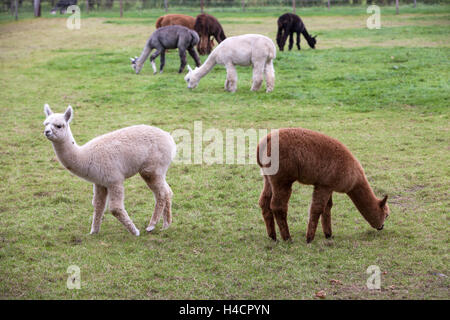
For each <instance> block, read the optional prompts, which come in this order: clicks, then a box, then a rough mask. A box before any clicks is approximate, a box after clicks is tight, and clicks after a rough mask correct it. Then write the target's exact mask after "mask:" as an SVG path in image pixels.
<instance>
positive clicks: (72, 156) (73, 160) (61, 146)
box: [53, 127, 85, 176]
mask: <svg viewBox="0 0 450 320" xmlns="http://www.w3.org/2000/svg"><path fill="white" fill-rule="evenodd" d="M53 149H54V150H55V153H56V156H57V157H58V160H59V161H60V162H61V164H62V165H63V166H64V167H65V168H66V169H67V170H69V171H71V172H73V173H74V174H76V175H78V176H84V175H85V172H84V171H85V167H84V166H83V158H82V153H81V150H80V147H79V146H78V145H77V143H76V142H75V139H74V138H73V136H72V132H71V131H70V127H68V128H67V136H66V138H65V139H64V140H62V141H56V142H53Z"/></svg>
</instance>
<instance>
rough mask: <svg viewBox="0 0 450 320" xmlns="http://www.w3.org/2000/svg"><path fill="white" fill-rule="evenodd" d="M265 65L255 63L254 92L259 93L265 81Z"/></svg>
mask: <svg viewBox="0 0 450 320" xmlns="http://www.w3.org/2000/svg"><path fill="white" fill-rule="evenodd" d="M264 66H265V65H264V64H262V63H259V62H258V63H254V64H253V80H252V81H253V83H252V88H251V89H250V90H252V91H258V90H259V89H260V88H261V85H262V82H263V80H264V76H263V75H264Z"/></svg>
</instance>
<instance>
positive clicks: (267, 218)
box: [259, 176, 277, 240]
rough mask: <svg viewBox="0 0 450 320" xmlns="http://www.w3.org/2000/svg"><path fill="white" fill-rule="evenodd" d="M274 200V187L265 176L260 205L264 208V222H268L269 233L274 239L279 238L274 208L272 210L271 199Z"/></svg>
mask: <svg viewBox="0 0 450 320" xmlns="http://www.w3.org/2000/svg"><path fill="white" fill-rule="evenodd" d="M271 200H272V187H271V186H270V182H269V179H268V178H267V176H264V188H263V190H262V192H261V196H260V197H259V206H260V207H261V210H262V215H263V218H264V222H265V223H266V229H267V235H268V236H269V237H270V238H272V240H277V234H276V232H275V221H274V218H273V213H272V210H270V201H271Z"/></svg>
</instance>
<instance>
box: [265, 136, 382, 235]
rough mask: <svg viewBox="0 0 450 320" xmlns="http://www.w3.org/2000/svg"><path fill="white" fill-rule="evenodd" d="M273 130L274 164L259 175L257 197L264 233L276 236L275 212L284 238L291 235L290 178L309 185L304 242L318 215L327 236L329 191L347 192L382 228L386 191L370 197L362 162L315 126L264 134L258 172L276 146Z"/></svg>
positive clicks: (317, 219) (329, 208)
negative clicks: (260, 188)
mask: <svg viewBox="0 0 450 320" xmlns="http://www.w3.org/2000/svg"><path fill="white" fill-rule="evenodd" d="M274 134H275V135H278V141H279V143H278V145H279V149H278V150H279V167H278V171H277V172H276V173H275V174H273V175H266V174H265V175H264V189H263V191H262V193H261V197H260V199H259V205H260V207H261V209H262V214H263V217H264V221H265V223H266V228H267V233H268V235H269V237H271V238H272V239H273V240H276V233H275V224H274V216H275V219H276V221H277V224H278V227H279V229H280V233H281V237H282V238H283V240H288V239H289V238H290V237H291V236H290V234H289V228H288V224H287V211H288V202H289V198H290V196H291V191H292V189H291V186H292V184H293V183H294V182H295V181H298V182H300V183H302V184H308V185H313V186H314V192H313V195H312V203H311V207H310V209H309V222H308V231H307V234H306V242H307V243H310V242H311V241H312V240H313V239H314V235H315V233H316V228H317V224H318V221H319V217H321V222H322V229H323V232H324V234H325V237H326V238H329V237H331V207H332V206H333V201H332V193H333V192H334V191H335V192H341V193H346V194H347V195H348V196H349V197H350V199H351V200H352V201H353V203H354V204H355V206H356V208H358V210H359V212H360V213H361V214H362V216H363V217H364V218H365V219H366V220H367V222H369V224H370V225H371V226H372V227H373V228H376V229H378V230H381V229H382V228H383V226H384V220H385V219H386V217H387V216H388V215H389V207H388V205H387V203H386V200H387V196H385V197H384V198H383V199H382V200H380V199H378V198H376V197H375V194H374V193H373V191H372V188H371V187H370V185H369V182H368V181H367V178H366V176H365V174H364V170H363V168H362V167H361V164H360V163H359V161H358V160H357V159H356V158H355V157H354V156H353V155H352V153H351V152H350V151H349V150H348V149H347V147H345V146H344V145H343V144H342V143H340V142H339V141H338V140H336V139H333V138H330V137H328V136H326V135H324V134H321V133H319V132H315V131H311V130H307V129H302V128H288V129H280V130H278V131H275V132H274V133H271V134H269V135H267V137H266V138H263V139H262V140H261V141H260V143H259V145H258V151H257V161H258V164H259V166H260V167H261V168H262V170H263V174H264V173H265V171H266V173H267V168H268V167H269V166H270V165H271V163H269V164H266V165H262V163H267V161H264V160H265V159H267V158H266V155H267V157H270V156H271V154H272V153H273V152H275V151H272V150H271V146H272V144H273V143H272V140H274V143H276V136H274ZM274 150H276V149H274ZM262 159H263V161H262ZM275 160H276V159H275ZM275 160H273V159H272V160H271V161H272V162H273V161H275Z"/></svg>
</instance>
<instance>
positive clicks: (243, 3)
mask: <svg viewBox="0 0 450 320" xmlns="http://www.w3.org/2000/svg"><path fill="white" fill-rule="evenodd" d="M242 11H244V12H245V0H242Z"/></svg>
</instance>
